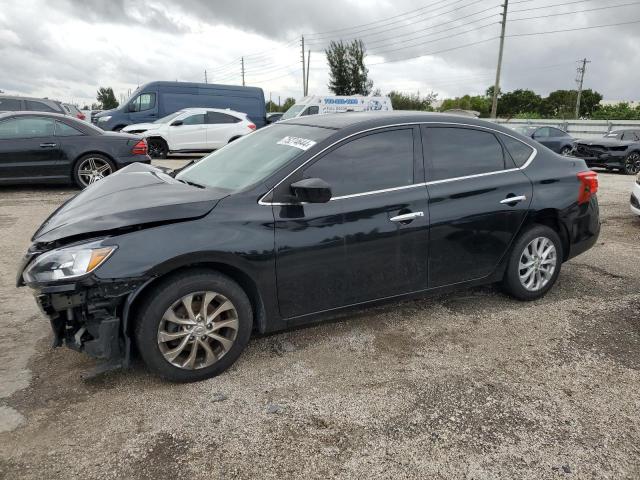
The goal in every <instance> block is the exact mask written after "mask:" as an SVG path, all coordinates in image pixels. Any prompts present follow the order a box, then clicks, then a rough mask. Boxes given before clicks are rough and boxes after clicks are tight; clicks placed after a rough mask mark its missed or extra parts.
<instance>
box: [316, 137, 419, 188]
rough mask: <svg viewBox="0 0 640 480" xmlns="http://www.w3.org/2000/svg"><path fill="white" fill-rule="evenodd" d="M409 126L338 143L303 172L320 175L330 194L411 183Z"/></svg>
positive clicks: (318, 176) (411, 138)
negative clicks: (329, 189)
mask: <svg viewBox="0 0 640 480" xmlns="http://www.w3.org/2000/svg"><path fill="white" fill-rule="evenodd" d="M413 165H414V156H413V129H412V128H403V129H398V130H388V131H384V132H380V133H373V134H370V135H365V136H363V137H359V138H357V139H355V140H351V141H349V142H348V143H345V144H342V145H340V146H338V147H337V148H335V149H334V150H332V151H331V152H329V153H327V154H326V155H324V156H323V157H322V158H320V159H319V160H318V161H316V162H315V163H314V164H313V165H311V166H310V167H308V168H306V169H305V171H304V177H305V178H321V179H322V180H324V181H325V182H327V183H329V185H330V186H331V191H332V194H333V196H334V197H340V196H344V195H353V194H356V193H364V192H372V191H376V190H385V189H388V188H396V187H404V186H407V185H411V184H413V183H414V180H413V171H414V166H413Z"/></svg>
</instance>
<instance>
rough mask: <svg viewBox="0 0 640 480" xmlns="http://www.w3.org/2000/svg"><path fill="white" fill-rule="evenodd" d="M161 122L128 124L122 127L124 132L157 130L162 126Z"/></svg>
mask: <svg viewBox="0 0 640 480" xmlns="http://www.w3.org/2000/svg"><path fill="white" fill-rule="evenodd" d="M161 126H162V124H160V123H134V124H133V125H127V126H126V127H124V128H123V129H122V131H123V132H130V131H131V130H157V129H158V128H159V127H161Z"/></svg>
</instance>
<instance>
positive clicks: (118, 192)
mask: <svg viewBox="0 0 640 480" xmlns="http://www.w3.org/2000/svg"><path fill="white" fill-rule="evenodd" d="M225 196H227V194H226V193H223V192H221V191H220V190H215V189H203V188H198V187H194V186H191V185H187V184H184V183H182V182H179V181H178V180H176V179H175V178H173V177H171V176H169V175H167V174H166V173H163V172H162V171H161V170H159V169H156V168H154V167H152V166H151V165H146V164H143V163H133V164H131V165H129V166H127V167H125V168H123V169H122V170H119V171H118V172H116V173H114V174H113V175H109V176H108V177H107V178H105V179H104V180H100V181H99V182H97V183H94V184H93V185H90V186H89V187H87V188H86V189H85V190H83V191H82V192H80V193H79V194H78V195H76V196H75V197H73V198H71V199H70V200H68V201H67V202H66V203H64V204H63V205H62V206H61V207H60V208H58V210H56V211H55V212H54V213H53V214H52V215H51V216H50V217H49V218H48V219H47V220H46V221H45V222H44V223H43V224H42V226H41V227H40V228H39V229H38V231H37V232H36V233H35V234H34V235H33V238H32V239H31V240H32V241H34V242H38V243H48V242H53V241H56V240H60V239H62V238H66V237H71V236H75V235H83V234H90V233H97V232H109V231H111V230H113V229H118V228H124V227H131V226H136V225H144V224H150V223H157V222H171V221H179V220H188V219H191V218H197V217H201V216H203V215H206V214H207V213H208V212H210V211H211V210H212V209H213V208H214V207H215V206H216V204H217V203H218V202H219V201H220V199H222V198H224V197H225Z"/></svg>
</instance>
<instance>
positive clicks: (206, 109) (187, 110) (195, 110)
mask: <svg viewBox="0 0 640 480" xmlns="http://www.w3.org/2000/svg"><path fill="white" fill-rule="evenodd" d="M180 112H182V113H200V112H218V113H228V114H230V115H240V116H242V117H244V116H246V115H247V114H246V113H242V112H237V111H235V110H231V109H230V108H213V107H211V108H209V107H188V108H181V109H180Z"/></svg>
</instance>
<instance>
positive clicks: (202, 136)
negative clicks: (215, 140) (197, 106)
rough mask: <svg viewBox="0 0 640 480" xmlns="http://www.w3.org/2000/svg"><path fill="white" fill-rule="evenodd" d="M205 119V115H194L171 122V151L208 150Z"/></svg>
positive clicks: (169, 133)
mask: <svg viewBox="0 0 640 480" xmlns="http://www.w3.org/2000/svg"><path fill="white" fill-rule="evenodd" d="M204 119H205V114H204V113H194V114H190V115H189V114H188V115H186V116H185V117H183V118H181V117H178V118H177V119H175V120H174V121H173V122H171V124H170V125H169V129H168V130H169V131H168V136H169V138H168V140H169V146H170V148H171V150H206V149H207V129H206V125H205V123H204Z"/></svg>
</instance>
